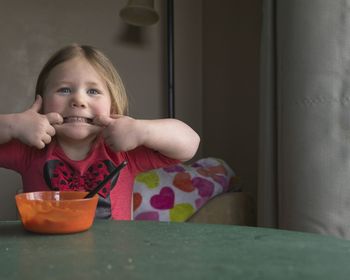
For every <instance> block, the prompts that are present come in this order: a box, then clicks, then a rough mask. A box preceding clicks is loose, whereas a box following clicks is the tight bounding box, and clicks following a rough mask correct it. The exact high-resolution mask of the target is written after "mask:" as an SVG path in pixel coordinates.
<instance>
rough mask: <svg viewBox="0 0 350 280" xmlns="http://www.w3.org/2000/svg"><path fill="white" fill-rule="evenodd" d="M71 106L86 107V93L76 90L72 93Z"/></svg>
mask: <svg viewBox="0 0 350 280" xmlns="http://www.w3.org/2000/svg"><path fill="white" fill-rule="evenodd" d="M70 106H71V107H75V108H86V99H85V98H84V93H81V92H75V93H74V94H73V95H72V99H71V101H70Z"/></svg>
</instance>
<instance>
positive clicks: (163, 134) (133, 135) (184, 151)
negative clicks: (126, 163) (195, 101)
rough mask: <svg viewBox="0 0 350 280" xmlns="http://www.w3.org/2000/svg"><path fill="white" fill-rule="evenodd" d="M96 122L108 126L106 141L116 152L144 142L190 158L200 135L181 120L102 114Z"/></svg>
mask: <svg viewBox="0 0 350 280" xmlns="http://www.w3.org/2000/svg"><path fill="white" fill-rule="evenodd" d="M94 122H95V123H96V124H99V125H103V126H105V129H104V132H103V135H104V137H105V141H106V143H107V144H108V145H109V146H110V147H111V148H112V149H113V150H115V151H129V150H132V149H134V148H136V147H138V146H141V145H144V146H146V147H148V148H150V149H153V150H156V151H158V152H160V153H162V154H163V155H165V156H167V157H169V158H173V159H177V160H180V161H187V160H189V159H191V158H192V157H193V156H194V155H195V153H196V152H197V149H198V145H199V142H200V138H199V136H198V134H197V133H196V132H195V131H194V130H193V129H192V128H191V127H189V126H188V125H187V124H185V123H183V122H182V121H180V120H177V119H157V120H137V119H133V118H130V117H126V116H120V115H115V116H112V117H107V116H99V117H97V118H96V119H95V120H94Z"/></svg>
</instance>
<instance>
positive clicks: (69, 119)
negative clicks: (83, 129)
mask: <svg viewBox="0 0 350 280" xmlns="http://www.w3.org/2000/svg"><path fill="white" fill-rule="evenodd" d="M64 122H65V123H74V122H82V123H91V122H92V119H90V118H84V117H66V118H64Z"/></svg>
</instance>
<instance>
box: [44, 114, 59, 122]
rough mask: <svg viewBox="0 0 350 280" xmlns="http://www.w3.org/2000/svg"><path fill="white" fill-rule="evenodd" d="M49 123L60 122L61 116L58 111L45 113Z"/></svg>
mask: <svg viewBox="0 0 350 280" xmlns="http://www.w3.org/2000/svg"><path fill="white" fill-rule="evenodd" d="M45 116H46V117H47V119H48V121H49V123H50V124H62V123H63V118H62V116H61V115H60V114H59V113H48V114H46V115H45Z"/></svg>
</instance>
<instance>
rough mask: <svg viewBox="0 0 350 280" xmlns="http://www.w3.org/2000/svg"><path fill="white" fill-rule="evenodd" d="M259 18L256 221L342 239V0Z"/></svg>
mask: <svg viewBox="0 0 350 280" xmlns="http://www.w3.org/2000/svg"><path fill="white" fill-rule="evenodd" d="M263 20H264V23H263V32H262V48H261V95H260V104H261V107H260V109H261V111H260V114H261V115H260V120H261V123H260V160H259V186H258V224H259V225H260V226H268V227H277V228H283V229H290V230H299V231H307V232H315V233H321V234H327V235H333V236H339V237H344V238H350V1H346V0H332V1H328V0H307V1H305V0H290V1H280V0H265V1H264V10H263Z"/></svg>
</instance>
